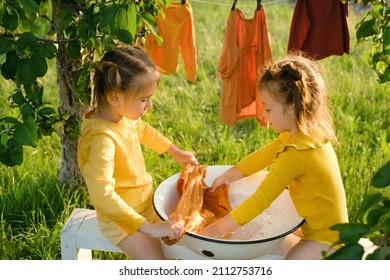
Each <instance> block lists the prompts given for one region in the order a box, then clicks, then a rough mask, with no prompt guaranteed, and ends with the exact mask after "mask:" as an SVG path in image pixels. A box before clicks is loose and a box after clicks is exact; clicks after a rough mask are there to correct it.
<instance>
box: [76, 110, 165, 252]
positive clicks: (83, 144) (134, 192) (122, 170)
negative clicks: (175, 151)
mask: <svg viewBox="0 0 390 280" xmlns="http://www.w3.org/2000/svg"><path fill="white" fill-rule="evenodd" d="M92 114H93V111H90V112H88V113H86V115H85V116H84V118H83V122H82V126H81V137H80V139H79V143H78V163H79V167H80V170H81V174H82V175H83V178H84V180H85V182H86V185H87V188H88V193H89V198H90V202H91V204H92V205H93V206H94V207H95V210H96V214H97V218H98V221H99V224H100V228H101V230H102V232H103V233H104V234H105V235H106V236H107V238H108V239H109V240H111V241H112V242H113V243H114V244H115V245H116V244H118V243H119V242H120V241H121V240H122V239H123V238H124V237H126V236H127V235H131V234H133V233H134V232H135V231H137V229H138V228H139V227H140V226H141V225H142V223H143V222H144V221H145V219H148V220H152V221H153V219H155V218H157V215H155V213H154V210H153V205H152V196H153V188H152V178H151V176H150V174H149V173H148V172H147V171H146V168H145V162H144V158H143V154H142V149H141V144H143V145H145V146H147V147H149V148H151V149H153V150H154V151H156V152H157V153H159V154H162V153H164V152H165V151H166V150H167V149H168V148H169V146H170V145H171V141H170V140H168V139H167V138H166V137H164V136H163V135H161V134H160V133H159V132H158V131H157V130H156V129H154V128H153V127H151V126H150V125H149V124H148V123H146V122H144V121H142V120H141V119H139V120H137V121H132V120H129V119H126V118H123V119H122V120H121V121H120V122H118V123H111V122H107V121H104V120H101V119H91V118H90V116H91V115H92Z"/></svg>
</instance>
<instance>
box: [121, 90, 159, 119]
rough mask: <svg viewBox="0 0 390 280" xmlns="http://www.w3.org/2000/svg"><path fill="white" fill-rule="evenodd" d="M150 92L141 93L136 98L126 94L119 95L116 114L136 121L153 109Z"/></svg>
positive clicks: (152, 93)
mask: <svg viewBox="0 0 390 280" xmlns="http://www.w3.org/2000/svg"><path fill="white" fill-rule="evenodd" d="M153 95H154V91H152V92H149V91H147V92H142V93H139V94H137V95H136V96H129V95H127V94H120V98H119V100H118V101H120V102H118V108H117V110H118V113H119V114H120V115H122V116H124V117H126V118H128V119H131V120H137V119H139V118H141V117H143V116H144V115H145V114H146V112H147V111H148V110H149V109H151V108H152V107H153V104H152V97H153Z"/></svg>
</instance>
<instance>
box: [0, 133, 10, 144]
mask: <svg viewBox="0 0 390 280" xmlns="http://www.w3.org/2000/svg"><path fill="white" fill-rule="evenodd" d="M8 139H9V136H8V133H1V136H0V145H3V146H6V145H7V143H8Z"/></svg>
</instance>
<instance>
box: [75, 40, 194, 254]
mask: <svg viewBox="0 0 390 280" xmlns="http://www.w3.org/2000/svg"><path fill="white" fill-rule="evenodd" d="M158 81H159V73H158V71H157V69H156V67H155V65H154V64H153V63H152V62H151V61H150V60H149V58H148V56H147V55H146V53H145V52H144V51H143V50H142V49H140V48H136V47H130V46H126V45H122V46H117V47H114V48H113V49H112V50H111V51H108V52H107V53H106V54H105V55H104V57H103V58H102V60H101V61H100V62H99V63H98V64H97V67H96V69H95V76H94V96H95V103H96V106H95V108H94V109H92V110H91V111H89V112H87V113H86V114H85V116H84V118H83V122H82V127H81V137H80V140H79V145H78V162H79V166H80V170H81V173H82V175H83V177H84V179H85V182H86V185H87V188H88V192H89V197H90V202H91V204H92V205H93V206H94V207H95V209H96V214H97V218H98V221H99V225H100V229H101V231H102V232H103V233H104V234H105V236H106V237H107V238H108V239H109V240H110V241H111V242H112V243H113V244H114V245H116V246H118V247H119V248H120V249H121V250H122V251H123V252H124V253H125V254H126V255H127V256H128V257H129V258H131V259H164V258H165V257H164V255H163V252H162V248H161V243H160V240H159V238H161V237H168V238H170V239H177V238H179V237H180V236H181V235H182V234H183V226H182V225H181V224H180V223H177V222H174V221H170V220H168V221H163V222H162V221H159V220H158V219H157V215H156V214H155V212H154V209H153V205H152V195H153V189H152V178H151V176H150V174H149V173H148V172H147V171H146V168H145V163H144V158H143V155H142V150H141V144H143V145H145V146H147V147H149V148H151V149H153V150H154V151H156V152H157V153H159V154H162V153H164V152H168V153H169V154H171V155H172V156H173V157H174V158H175V159H176V160H177V161H178V163H180V164H181V165H183V166H185V165H186V164H195V165H196V164H198V162H197V160H196V159H195V157H194V155H193V154H192V153H191V152H188V151H183V150H181V149H179V148H178V147H176V146H175V145H174V144H172V143H171V141H169V140H168V139H167V138H165V137H164V136H163V135H161V134H160V133H159V132H158V131H157V130H156V129H154V128H153V127H151V126H150V125H149V124H148V123H146V122H144V121H142V119H141V117H142V116H143V115H145V113H146V112H147V110H148V109H150V108H152V101H151V99H152V96H153V94H154V92H155V89H156V87H157V85H158Z"/></svg>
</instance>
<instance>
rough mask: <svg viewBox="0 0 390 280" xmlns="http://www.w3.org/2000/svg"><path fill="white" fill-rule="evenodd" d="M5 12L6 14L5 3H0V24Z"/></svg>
mask: <svg viewBox="0 0 390 280" xmlns="http://www.w3.org/2000/svg"><path fill="white" fill-rule="evenodd" d="M4 12H5V9H4V1H0V22H1V20H2V19H3V16H4Z"/></svg>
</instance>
